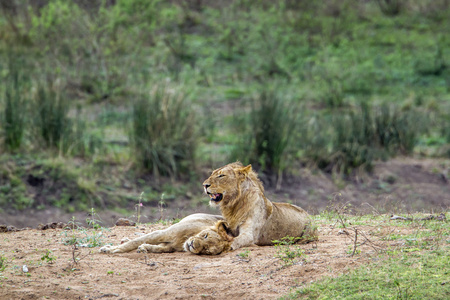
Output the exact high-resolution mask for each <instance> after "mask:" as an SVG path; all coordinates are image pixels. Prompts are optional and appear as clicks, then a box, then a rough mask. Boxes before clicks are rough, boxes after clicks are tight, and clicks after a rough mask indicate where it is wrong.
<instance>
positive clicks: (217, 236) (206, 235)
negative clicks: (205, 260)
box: [184, 221, 234, 255]
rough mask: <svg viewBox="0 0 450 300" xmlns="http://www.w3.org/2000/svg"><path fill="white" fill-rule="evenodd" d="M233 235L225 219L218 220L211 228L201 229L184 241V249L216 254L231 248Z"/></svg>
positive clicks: (195, 252)
mask: <svg viewBox="0 0 450 300" xmlns="http://www.w3.org/2000/svg"><path fill="white" fill-rule="evenodd" d="M233 239H234V235H233V234H232V233H231V231H229V229H228V227H227V225H226V222H225V221H218V222H217V223H216V224H215V225H214V226H212V227H211V228H208V229H205V230H202V231H201V232H199V233H198V234H196V235H194V236H192V237H190V238H189V239H188V240H187V241H186V242H185V243H184V250H186V251H189V252H192V253H194V254H209V255H217V254H220V253H222V252H227V251H229V250H230V248H231V242H232V241H233Z"/></svg>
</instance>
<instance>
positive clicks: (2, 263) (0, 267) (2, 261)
mask: <svg viewBox="0 0 450 300" xmlns="http://www.w3.org/2000/svg"><path fill="white" fill-rule="evenodd" d="M7 265H8V263H7V261H6V257H3V256H1V255H0V272H3V271H4V270H5V269H6V266H7Z"/></svg>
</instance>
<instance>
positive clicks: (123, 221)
mask: <svg viewBox="0 0 450 300" xmlns="http://www.w3.org/2000/svg"><path fill="white" fill-rule="evenodd" d="M115 225H116V226H135V225H136V223H135V222H133V221H130V220H128V219H125V218H120V219H119V220H117V221H116V224H115Z"/></svg>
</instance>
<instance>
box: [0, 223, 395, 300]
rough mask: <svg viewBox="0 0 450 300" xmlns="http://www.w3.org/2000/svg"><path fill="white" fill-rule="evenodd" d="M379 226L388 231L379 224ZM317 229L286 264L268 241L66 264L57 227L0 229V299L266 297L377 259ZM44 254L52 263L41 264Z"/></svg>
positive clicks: (90, 255)
mask: <svg viewBox="0 0 450 300" xmlns="http://www.w3.org/2000/svg"><path fill="white" fill-rule="evenodd" d="M162 227H163V226H162V225H158V224H156V225H151V226H146V225H140V226H138V227H113V228H111V229H110V231H105V232H104V241H105V242H110V243H113V244H117V243H119V241H120V240H121V239H122V238H124V237H130V238H134V237H136V236H137V235H139V234H142V233H148V232H151V231H153V230H157V229H161V228H162ZM392 230H393V229H392ZM382 231H386V232H390V231H391V229H390V227H389V225H386V226H383V230H382ZM359 232H366V234H367V235H368V236H370V239H372V240H373V241H376V240H379V239H378V238H377V236H376V234H375V232H380V231H376V230H375V227H372V226H359ZM319 233H320V240H319V242H318V243H316V244H306V245H298V247H300V248H301V249H302V250H303V251H304V254H305V255H304V257H303V258H304V259H300V260H297V261H296V263H295V264H293V265H291V266H287V267H283V264H282V261H281V260H280V259H279V258H276V257H275V256H276V254H277V248H276V247H272V246H266V247H257V246H254V247H248V248H244V249H238V250H236V251H234V252H230V253H225V254H221V255H219V256H197V255H193V254H190V253H184V252H183V253H167V254H141V253H136V252H130V253H125V254H115V255H107V254H100V253H98V248H90V249H89V248H81V249H82V253H81V254H80V256H79V257H81V258H82V259H81V260H80V261H79V262H78V264H76V265H74V264H73V263H71V262H73V259H72V251H71V248H70V246H66V245H63V244H62V243H61V241H62V239H63V237H64V236H65V233H64V230H63V229H58V228H57V229H48V230H36V229H32V230H24V231H18V232H8V233H0V243H1V248H0V249H1V250H0V254H1V255H2V256H3V257H4V258H6V262H7V264H8V265H7V267H6V269H5V271H3V273H2V275H3V276H0V286H1V289H0V298H1V299H42V298H43V297H45V298H46V299H100V298H101V299H199V298H200V299H274V298H277V297H280V296H282V295H285V294H287V293H289V292H290V291H291V290H292V289H295V288H298V287H302V286H306V285H308V284H309V283H310V282H313V281H316V280H318V279H320V278H322V277H324V276H337V275H339V274H342V273H345V272H347V271H348V270H350V269H352V268H355V267H357V266H360V265H362V264H366V263H367V262H368V261H371V260H372V261H375V260H377V259H378V254H377V250H376V247H375V244H371V243H364V245H362V246H360V248H359V250H361V252H358V254H357V255H355V256H353V257H352V256H351V255H350V253H351V252H352V251H351V250H352V247H353V246H352V245H353V241H352V238H351V235H350V236H348V235H347V234H346V233H344V232H343V231H342V230H341V229H339V228H335V227H333V226H332V225H323V224H322V225H320V226H319ZM360 238H361V237H360ZM380 243H381V242H380V241H377V242H376V244H377V246H382V247H385V246H387V245H386V244H384V245H381V244H380ZM383 243H385V242H383ZM47 250H50V251H51V252H50V254H48V252H47ZM247 250H248V251H247ZM47 254H48V255H47ZM240 254H241V255H240ZM46 255H47V257H50V258H53V260H52V261H50V262H49V261H47V258H46ZM24 265H26V266H27V268H28V272H26V273H25V272H24V270H23V266H24ZM0 274H1V273H0Z"/></svg>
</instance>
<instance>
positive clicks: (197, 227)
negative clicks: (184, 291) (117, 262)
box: [99, 214, 226, 254]
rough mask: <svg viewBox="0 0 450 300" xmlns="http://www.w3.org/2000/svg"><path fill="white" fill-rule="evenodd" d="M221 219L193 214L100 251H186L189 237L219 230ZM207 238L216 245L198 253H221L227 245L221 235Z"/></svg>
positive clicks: (214, 216) (212, 235)
mask: <svg viewBox="0 0 450 300" xmlns="http://www.w3.org/2000/svg"><path fill="white" fill-rule="evenodd" d="M220 220H223V218H222V217H221V216H216V215H209V214H193V215H190V216H187V217H185V218H184V219H182V220H181V221H180V222H178V223H176V224H174V225H172V226H170V227H168V228H166V229H163V230H156V231H154V232H151V233H149V234H146V235H144V236H141V237H138V238H136V239H134V240H131V241H128V242H126V243H123V244H121V245H118V246H109V245H108V246H104V247H102V248H100V250H99V251H100V252H102V253H124V252H130V251H132V250H135V249H138V252H153V253H165V252H181V251H185V248H184V243H185V242H186V240H187V239H188V238H189V237H191V236H194V235H196V234H198V233H199V232H201V231H203V230H210V231H214V230H217V229H216V228H217V226H215V225H216V223H217V222H218V221H220ZM206 240H207V242H208V243H209V244H211V245H216V246H214V247H212V248H211V249H209V248H205V249H204V250H203V251H201V252H199V253H196V254H219V253H221V252H222V251H223V249H220V247H221V246H220V245H222V247H225V246H226V245H225V244H222V243H221V240H220V235H214V234H210V235H209V237H208V239H206Z"/></svg>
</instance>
